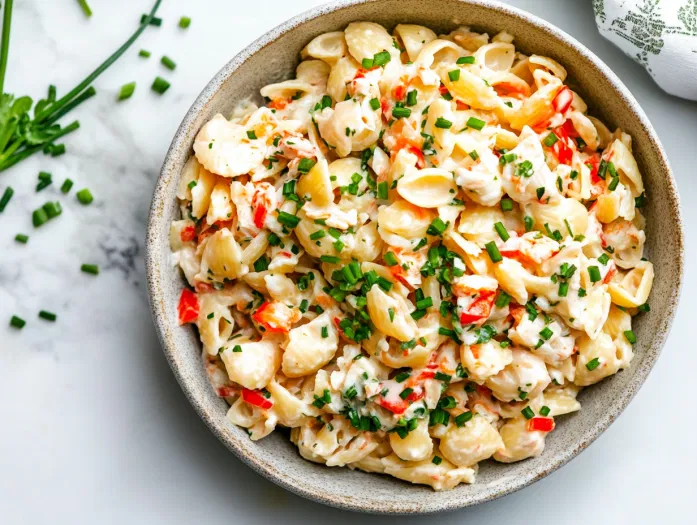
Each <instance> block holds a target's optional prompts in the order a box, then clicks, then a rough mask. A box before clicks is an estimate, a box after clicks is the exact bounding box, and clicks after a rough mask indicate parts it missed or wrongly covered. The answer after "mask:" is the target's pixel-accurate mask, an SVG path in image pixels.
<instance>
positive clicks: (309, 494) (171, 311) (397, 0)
mask: <svg viewBox="0 0 697 525" xmlns="http://www.w3.org/2000/svg"><path fill="white" fill-rule="evenodd" d="M357 20H370V21H374V22H378V23H380V24H383V25H384V26H385V27H387V29H388V30H391V29H392V28H393V27H394V26H395V25H396V24H398V23H417V24H423V25H425V26H428V27H431V28H433V29H434V30H436V32H439V31H440V32H448V31H450V30H452V29H454V28H455V27H456V26H458V25H469V26H472V27H473V28H475V29H477V30H484V31H486V32H488V33H489V34H490V35H493V34H495V33H497V32H499V31H501V30H503V29H505V30H506V31H508V32H510V33H512V34H513V35H515V43H516V47H517V48H518V49H520V50H521V51H523V52H525V53H528V54H531V53H537V54H541V55H546V56H549V57H552V58H554V59H555V60H557V61H558V62H560V63H561V64H562V65H564V67H566V68H567V70H568V72H569V78H570V84H571V87H572V88H573V89H575V90H577V91H578V92H579V93H580V94H581V96H582V97H583V98H584V99H585V100H586V102H587V103H588V104H589V106H590V108H591V113H592V114H595V115H597V116H599V117H602V120H603V121H605V122H606V123H607V124H608V126H609V127H610V129H615V127H617V126H621V127H622V129H623V130H625V131H626V132H627V133H629V134H630V135H631V136H632V138H633V144H634V154H635V156H636V160H637V162H638V163H639V167H640V169H641V172H642V173H643V176H644V182H645V185H646V191H647V195H648V197H649V205H648V207H647V208H645V214H646V219H647V230H646V233H647V238H648V241H647V256H648V257H649V258H650V260H651V261H653V263H654V265H655V271H656V279H655V282H654V287H653V292H652V294H651V312H650V313H649V314H642V315H640V316H639V317H638V318H636V320H635V328H634V329H635V332H636V334H637V337H638V340H639V343H638V344H637V345H636V347H635V352H636V356H635V358H634V360H633V361H632V364H631V367H630V368H629V369H628V370H625V371H622V372H620V373H618V374H616V375H615V376H612V377H611V378H609V379H605V380H604V381H602V382H601V383H599V384H597V385H594V386H592V387H590V388H588V389H586V390H584V391H583V393H582V394H581V397H580V401H581V404H582V405H583V410H581V411H580V412H577V413H575V414H572V415H568V416H564V417H560V418H559V419H558V421H557V428H556V430H555V431H554V432H553V433H551V434H550V436H549V437H548V438H547V445H546V448H545V451H544V453H543V454H542V455H541V456H539V457H537V458H532V459H528V460H526V461H523V462H519V463H513V464H508V465H506V464H501V463H496V462H494V461H487V462H484V463H482V464H481V465H480V471H479V474H478V476H477V481H476V483H475V484H474V485H460V486H458V487H457V488H455V489H454V490H450V491H444V492H434V491H433V490H431V488H429V487H425V486H419V485H411V484H409V483H406V482H404V481H400V480H398V479H395V478H391V477H387V476H380V475H377V474H367V473H363V472H360V471H352V470H349V469H347V468H327V467H325V466H322V465H318V464H315V463H311V462H309V461H306V460H304V459H302V458H301V457H300V455H299V454H298V452H297V450H296V448H295V446H294V445H292V444H291V443H290V441H289V440H288V438H287V436H286V435H283V434H281V433H279V432H274V433H273V434H272V435H270V436H268V437H266V438H264V439H263V440H261V441H258V442H253V441H251V440H250V439H249V438H248V437H247V433H246V432H245V430H244V429H242V428H238V427H235V426H234V425H232V424H231V423H229V422H228V421H227V420H226V419H225V413H226V410H227V404H226V403H225V401H224V400H222V399H220V398H218V397H217V396H216V394H215V392H214V391H213V388H212V387H211V386H210V385H209V383H208V379H207V377H206V374H205V373H204V370H203V365H202V360H201V346H200V343H199V340H198V335H197V334H196V332H195V330H194V329H192V328H191V327H190V326H185V327H180V326H178V324H177V308H176V307H177V303H178V299H179V295H180V293H181V290H182V287H183V286H184V281H183V278H182V277H181V276H180V272H179V270H178V268H176V267H175V266H174V265H173V263H172V260H171V256H170V250H169V240H168V231H169V224H170V222H171V221H172V220H173V219H176V218H178V216H177V214H178V209H177V204H176V199H175V193H176V188H177V181H178V179H179V173H180V171H181V169H182V166H183V164H184V162H185V161H186V159H187V157H188V156H189V155H190V154H191V152H192V143H193V140H194V137H195V135H196V133H197V132H198V130H199V129H200V128H201V126H202V125H203V124H204V123H205V122H206V121H208V120H209V119H210V118H211V117H212V116H213V115H215V114H216V113H223V114H230V112H231V110H232V109H233V107H234V106H235V104H236V103H237V102H238V101H239V100H241V99H243V98H245V97H248V96H250V95H255V96H257V95H258V93H259V89H260V88H261V87H262V86H264V85H266V84H270V83H273V82H278V81H281V80H285V79H287V78H291V75H292V74H293V73H294V70H295V66H296V64H297V62H298V60H299V53H300V50H301V49H302V48H303V46H305V44H307V42H309V41H310V40H311V39H312V38H314V37H315V36H317V35H319V34H321V33H324V32H327V31H336V30H343V29H344V28H345V27H346V25H347V24H348V23H349V22H352V21H357ZM681 225H682V221H681V216H680V207H679V202H678V194H677V190H676V186H675V181H674V180H673V177H672V175H671V171H670V168H669V166H668V160H667V159H666V155H665V152H664V151H663V148H662V147H661V144H660V142H659V140H658V138H657V136H656V133H655V132H654V130H653V128H652V127H651V124H650V123H649V121H648V119H647V118H646V115H645V114H644V112H643V111H642V110H641V108H640V107H639V105H638V104H637V102H636V100H634V98H633V97H632V95H631V94H630V92H629V90H628V89H627V88H626V87H625V86H624V84H622V82H621V80H620V79H619V78H617V76H615V74H614V73H613V72H612V71H610V69H609V68H608V67H607V66H606V65H605V64H603V63H602V62H601V61H600V60H599V59H598V57H596V56H595V55H593V53H591V52H590V51H589V50H588V49H586V48H585V47H584V46H583V45H581V44H580V43H579V42H577V41H576V40H574V39H573V38H571V37H570V36H569V35H567V34H566V33H564V32H562V31H560V30H559V29H557V28H555V27H553V26H551V25H550V24H548V23H546V22H545V21H543V20H541V19H539V18H537V17H534V16H532V15H530V14H527V13H525V12H523V11H520V10H518V9H514V8H512V7H510V6H506V5H503V4H499V3H497V2H493V1H487V0H429V1H423V0H345V1H339V2H335V3H332V4H327V5H323V6H320V7H317V8H315V9H312V10H310V11H307V12H306V13H303V14H301V15H298V16H296V17H295V18H292V19H291V20H289V21H287V22H285V23H284V24H282V25H280V26H278V27H276V28H275V29H273V30H271V31H269V32H268V33H266V34H265V35H264V36H262V37H261V38H259V39H258V40H256V41H255V42H253V43H252V44H250V45H249V46H248V47H246V48H245V49H244V50H243V51H241V52H240V53H239V54H238V55H237V56H235V57H234V58H233V59H232V60H231V61H230V62H229V63H228V64H227V65H225V67H223V69H222V70H221V71H220V72H219V73H218V74H217V75H216V76H215V78H213V80H211V81H210V83H209V84H208V85H207V86H206V88H205V89H204V90H203V92H202V93H201V94H200V95H199V97H198V99H196V101H195V102H194V104H193V106H191V109H190V110H189V112H188V113H187V114H186V116H185V117H184V120H183V121H182V123H181V126H180V127H179V130H178V131H177V134H176V135H175V137H174V140H173V141H172V145H171V146H170V148H169V151H168V153H167V157H166V159H165V161H164V165H163V167H162V172H161V174H160V177H159V180H158V181H157V186H156V189H155V193H154V196H153V199H152V207H151V210H150V219H149V224H148V232H147V257H146V259H147V276H148V289H149V295H150V302H151V306H152V315H153V318H154V321H155V326H156V327H157V331H158V333H159V337H160V340H161V342H162V346H163V348H164V352H165V354H166V356H167V359H168V360H169V363H170V365H171V367H172V370H173V371H174V374H175V376H176V377H177V380H178V381H179V383H180V385H181V387H182V389H183V390H184V392H185V393H186V395H187V397H188V398H189V400H190V401H191V404H192V405H193V406H194V408H195V409H196V411H197V412H198V413H199V415H200V416H201V418H202V419H203V420H204V421H205V423H206V424H207V425H208V426H209V427H210V429H211V430H212V431H213V432H214V433H215V435H216V436H218V438H220V440H221V441H222V442H223V443H225V445H226V446H227V447H228V448H229V449H230V450H231V451H232V452H234V453H235V454H236V455H237V456H238V457H239V458H240V459H242V460H243V461H244V462H245V463H247V464H248V465H249V466H251V467H252V468H253V469H254V470H256V471H257V472H259V473H260V474H262V475H263V476H265V477H267V478H268V479H270V480H272V481H274V482H275V483H277V484H279V485H281V486H282V487H285V488H287V489H289V490H291V491H292V492H294V493H296V494H299V495H301V496H304V497H306V498H310V499H312V500H315V501H318V502H322V503H326V504H328V505H332V506H335V507H340V508H344V509H351V510H357V511H364V512H373V513H385V514H420V513H431V512H437V511H444V510H452V509H457V508H462V507H467V506H470V505H475V504H478V503H482V502H485V501H489V500H492V499H494V498H498V497H501V496H504V495H506V494H509V493H511V492H513V491H516V490H518V489H520V488H522V487H525V486H526V485H529V484H531V483H533V482H535V481H537V480H539V479H541V478H543V477H545V476H547V475H548V474H550V473H551V472H553V471H554V470H556V469H558V468H559V467H560V466H562V465H564V464H565V463H566V462H567V461H569V460H570V459H571V458H573V457H574V456H576V454H578V453H579V452H581V451H582V450H584V449H585V448H586V447H588V445H590V443H592V442H593V440H595V439H596V438H597V437H598V436H599V435H600V434H601V433H602V432H603V431H604V430H605V429H606V428H607V427H608V426H609V425H610V423H612V422H613V421H614V420H615V418H617V416H619V414H620V413H621V412H622V410H623V409H624V408H625V407H626V406H627V404H628V403H629V401H630V400H631V399H632V397H633V396H634V394H635V393H636V392H637V390H638V389H639V387H640V386H641V385H642V383H643V382H644V380H645V379H646V376H647V375H648V373H649V371H650V370H651V368H652V367H653V365H654V363H655V362H656V359H657V358H658V355H659V353H660V351H661V347H662V346H663V343H664V341H665V339H666V337H667V335H668V331H669V328H670V324H671V321H672V319H673V315H674V313H675V310H676V306H677V303H678V296H679V291H680V284H681V278H682V265H683V235H682V226H681Z"/></svg>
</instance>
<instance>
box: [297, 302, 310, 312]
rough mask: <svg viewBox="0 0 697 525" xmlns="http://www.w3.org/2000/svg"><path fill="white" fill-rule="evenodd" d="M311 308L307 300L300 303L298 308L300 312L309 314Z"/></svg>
mask: <svg viewBox="0 0 697 525" xmlns="http://www.w3.org/2000/svg"><path fill="white" fill-rule="evenodd" d="M308 306H310V302H309V301H308V300H307V299H303V300H302V301H300V306H298V310H300V311H301V312H302V313H305V312H307V308H308Z"/></svg>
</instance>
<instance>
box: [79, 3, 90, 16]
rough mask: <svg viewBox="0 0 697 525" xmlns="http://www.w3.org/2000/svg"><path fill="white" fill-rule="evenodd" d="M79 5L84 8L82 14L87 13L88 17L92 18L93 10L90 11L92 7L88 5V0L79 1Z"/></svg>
mask: <svg viewBox="0 0 697 525" xmlns="http://www.w3.org/2000/svg"><path fill="white" fill-rule="evenodd" d="M77 3H78V4H80V7H81V8H82V12H83V13H85V16H86V17H90V16H92V9H90V6H89V4H88V3H87V0H77Z"/></svg>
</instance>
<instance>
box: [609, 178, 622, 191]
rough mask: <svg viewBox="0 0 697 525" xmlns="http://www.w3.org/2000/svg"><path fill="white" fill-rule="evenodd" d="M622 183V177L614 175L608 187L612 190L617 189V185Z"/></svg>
mask: <svg viewBox="0 0 697 525" xmlns="http://www.w3.org/2000/svg"><path fill="white" fill-rule="evenodd" d="M619 183H620V178H619V177H612V180H611V181H610V184H608V185H607V189H608V190H610V191H615V190H616V189H617V185H618V184H619Z"/></svg>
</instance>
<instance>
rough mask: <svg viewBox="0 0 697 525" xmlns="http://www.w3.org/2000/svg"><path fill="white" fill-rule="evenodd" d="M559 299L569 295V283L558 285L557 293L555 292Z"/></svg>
mask: <svg viewBox="0 0 697 525" xmlns="http://www.w3.org/2000/svg"><path fill="white" fill-rule="evenodd" d="M557 293H558V295H559V297H566V296H567V294H568V293H569V283H567V282H561V283H559V291H558V292H557Z"/></svg>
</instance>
